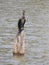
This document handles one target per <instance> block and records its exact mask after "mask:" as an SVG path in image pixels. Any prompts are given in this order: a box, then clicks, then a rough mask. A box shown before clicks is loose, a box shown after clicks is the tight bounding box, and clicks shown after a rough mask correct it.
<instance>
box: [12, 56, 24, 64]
mask: <svg viewBox="0 0 49 65" xmlns="http://www.w3.org/2000/svg"><path fill="white" fill-rule="evenodd" d="M13 58H14V60H16V61H17V60H18V61H20V63H19V65H24V63H25V58H24V56H20V55H14V56H13Z"/></svg>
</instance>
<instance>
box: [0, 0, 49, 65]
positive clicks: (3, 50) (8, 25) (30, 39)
mask: <svg viewBox="0 0 49 65" xmlns="http://www.w3.org/2000/svg"><path fill="white" fill-rule="evenodd" d="M23 9H25V10H26V19H27V21H26V24H25V49H26V50H25V55H24V56H13V54H12V52H13V45H14V39H15V36H16V34H17V22H18V19H19V18H20V17H21V16H22V10H23ZM0 65H49V0H0Z"/></svg>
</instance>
